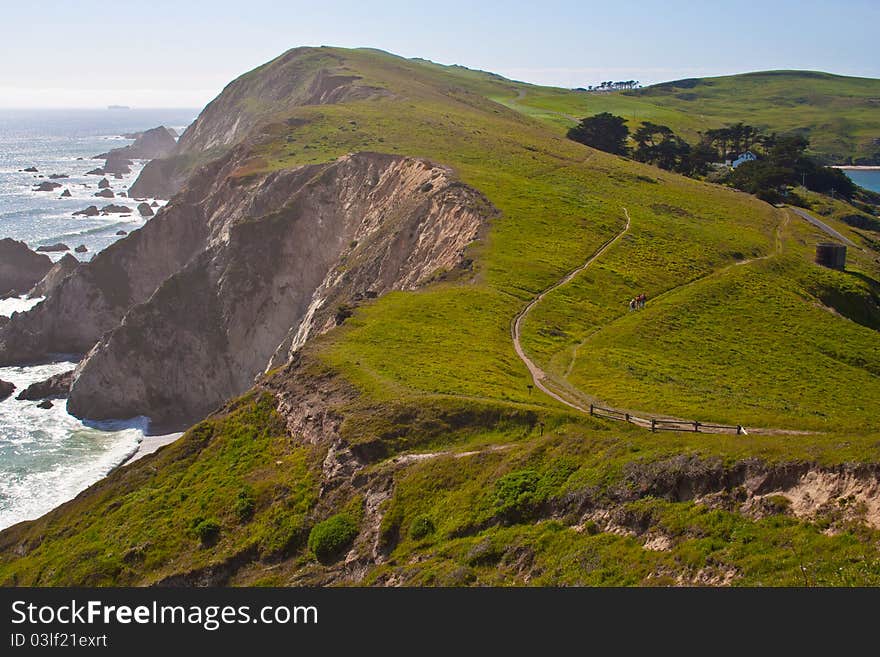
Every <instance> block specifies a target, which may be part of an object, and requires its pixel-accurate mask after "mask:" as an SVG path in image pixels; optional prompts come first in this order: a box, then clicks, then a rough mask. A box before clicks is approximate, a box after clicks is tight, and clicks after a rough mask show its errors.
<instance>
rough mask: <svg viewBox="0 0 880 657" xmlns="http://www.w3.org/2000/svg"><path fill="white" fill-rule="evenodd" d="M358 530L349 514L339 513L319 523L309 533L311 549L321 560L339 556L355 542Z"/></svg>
mask: <svg viewBox="0 0 880 657" xmlns="http://www.w3.org/2000/svg"><path fill="white" fill-rule="evenodd" d="M357 534H358V528H357V525H356V524H355V522H354V520H352V519H351V517H350V516H349V515H348V514H345V513H338V514H336V515H335V516H330V517H329V518H327V520H324V521H323V522H319V523H318V524H317V525H315V526H314V527H312V531H311V532H309V549H310V550H311V551H312V552H314V553H315V556H317V557H318V558H319V559H329V558H331V557H335V556H338V555H339V554H341V553H342V551H343V550H345V548H347V547H348V546H349V545H351V543H352V542H353V541H354V539H355V537H356V536H357Z"/></svg>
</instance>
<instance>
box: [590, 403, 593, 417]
mask: <svg viewBox="0 0 880 657" xmlns="http://www.w3.org/2000/svg"><path fill="white" fill-rule="evenodd" d="M592 414H593V405H592V404H590V415H592Z"/></svg>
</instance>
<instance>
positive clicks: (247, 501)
mask: <svg viewBox="0 0 880 657" xmlns="http://www.w3.org/2000/svg"><path fill="white" fill-rule="evenodd" d="M256 505H257V502H256V500H255V499H254V496H253V493H251V492H250V491H249V490H242V491H239V493H238V496H237V497H236V498H235V502H234V503H233V505H232V510H233V511H234V512H235V515H236V516H238V519H239V520H240V521H241V522H245V521H246V520H249V519H250V517H251V516H252V515H254V509H255V508H256Z"/></svg>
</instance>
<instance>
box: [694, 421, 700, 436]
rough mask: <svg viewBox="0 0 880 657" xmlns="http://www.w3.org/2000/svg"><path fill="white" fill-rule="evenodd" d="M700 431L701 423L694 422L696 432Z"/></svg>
mask: <svg viewBox="0 0 880 657" xmlns="http://www.w3.org/2000/svg"><path fill="white" fill-rule="evenodd" d="M699 432H700V423H699V422H694V433H699Z"/></svg>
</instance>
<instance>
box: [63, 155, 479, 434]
mask: <svg viewBox="0 0 880 657" xmlns="http://www.w3.org/2000/svg"><path fill="white" fill-rule="evenodd" d="M216 194H218V195H219V196H220V197H222V198H223V202H222V203H220V202H219V201H218V200H217V199H211V200H208V202H207V204H208V205H216V210H215V212H214V215H212V216H216V215H223V216H224V217H226V218H227V220H226V223H225V224H224V225H223V227H222V230H220V233H219V234H218V235H217V236H216V237H215V238H214V239H212V240H211V241H210V242H209V243H208V245H207V247H206V248H205V249H204V250H203V251H202V252H201V253H199V254H198V256H196V257H195V258H193V259H192V261H191V262H190V263H189V264H187V266H185V267H184V268H183V269H182V270H181V271H178V272H176V273H174V274H173V275H171V276H170V277H168V278H167V279H166V280H165V281H164V282H163V283H162V284H161V285H160V286H159V287H158V289H157V290H156V291H155V293H154V294H152V295H151V296H150V298H149V299H148V300H147V301H145V302H144V303H142V304H140V305H137V306H135V307H133V308H132V309H131V310H130V311H129V312H128V313H127V314H126V315H125V316H124V318H123V319H122V321H121V323H120V324H119V325H118V326H117V327H115V328H113V329H111V330H109V332H108V333H107V334H105V335H104V336H103V337H102V338H101V339H100V341H99V342H98V344H97V345H96V346H95V347H94V349H92V350H91V352H90V353H89V355H88V356H87V357H86V358H85V360H84V361H83V362H82V363H81V364H80V366H79V368H78V369H77V373H76V380H75V383H74V385H73V388H72V390H71V395H70V399H69V402H68V409H69V411H70V412H71V413H73V414H74V415H77V416H80V417H86V418H90V419H106V418H117V417H131V416H135V415H148V416H150V418H151V419H152V420H153V422H154V423H155V424H156V425H158V426H161V427H167V428H178V427H182V426H185V425H187V424H190V423H192V422H193V421H195V420H197V419H199V418H201V417H204V415H206V414H207V413H209V412H210V411H212V410H213V409H214V408H216V407H217V406H218V405H220V404H221V403H222V402H223V401H224V400H226V399H228V398H230V397H232V396H234V395H237V394H241V393H242V392H244V391H245V390H247V389H248V388H250V387H251V386H252V385H253V381H254V377H255V376H256V375H258V374H259V373H260V372H262V371H263V370H264V369H266V367H267V365H268V364H269V362H270V359H272V357H273V354H276V353H277V355H276V357H275V359H274V360H275V364H276V365H280V364H283V363H284V362H285V361H286V359H287V358H288V357H289V355H290V353H291V352H292V351H293V350H295V349H296V348H297V347H299V346H301V345H302V343H303V342H304V341H305V339H306V338H307V337H308V336H309V335H310V334H313V333H315V332H320V331H323V330H325V329H327V328H331V327H332V326H335V325H336V323H337V315H338V311H339V308H340V305H341V304H350V303H353V302H355V301H356V300H357V299H362V298H368V297H375V296H377V295H380V294H382V293H384V292H387V291H389V290H393V289H413V288H415V287H418V286H419V285H421V284H422V283H424V282H426V281H428V280H430V279H431V277H432V275H434V274H435V273H436V272H437V271H438V270H451V269H455V268H456V267H458V266H459V265H460V264H461V262H462V259H463V254H464V249H465V247H466V246H467V244H468V243H469V242H471V241H472V240H473V239H474V238H475V237H476V236H477V234H478V231H479V229H480V227H481V225H482V223H483V220H484V218H485V216H486V214H487V212H488V211H490V206H489V204H488V203H487V202H486V201H485V199H484V198H483V197H482V196H481V195H480V194H478V193H476V192H475V191H473V190H472V189H470V188H468V187H466V186H464V185H461V184H458V183H456V182H455V180H454V179H453V178H452V177H451V172H450V171H448V170H447V169H444V168H442V167H439V166H435V165H433V164H431V163H429V162H426V161H423V160H419V159H415V158H404V157H397V156H389V155H379V154H375V153H361V154H355V155H351V156H346V157H343V158H341V159H340V160H338V161H336V162H333V163H330V164H326V165H317V166H305V167H298V168H295V169H292V170H286V171H279V172H273V173H270V174H266V175H261V176H255V177H251V178H249V179H247V180H246V181H239V180H236V179H230V180H228V181H227V182H226V184H225V185H223V186H222V187H221V188H220V189H219V190H217V192H216ZM245 199H249V201H247V202H246V201H245ZM242 205H247V206H248V212H246V213H242V214H238V213H236V212H235V208H240V207H241V206H242ZM235 216H237V217H238V218H237V219H229V218H230V217H235Z"/></svg>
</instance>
